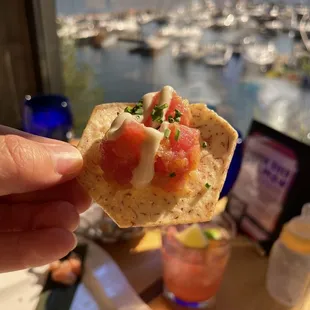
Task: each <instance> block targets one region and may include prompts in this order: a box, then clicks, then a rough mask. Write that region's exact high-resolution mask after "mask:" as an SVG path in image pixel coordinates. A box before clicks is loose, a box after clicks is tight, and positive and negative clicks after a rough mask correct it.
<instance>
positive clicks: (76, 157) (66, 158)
mask: <svg viewBox="0 0 310 310" xmlns="http://www.w3.org/2000/svg"><path fill="white" fill-rule="evenodd" d="M45 146H46V147H47V148H48V150H49V152H50V154H51V156H52V159H53V161H54V166H55V171H56V172H57V173H59V174H61V175H68V174H75V173H78V172H79V171H80V169H81V168H82V166H83V158H82V155H81V153H80V152H79V150H78V149H76V148H75V147H73V146H72V145H70V144H50V145H45Z"/></svg>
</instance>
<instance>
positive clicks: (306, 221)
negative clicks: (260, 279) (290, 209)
mask: <svg viewBox="0 0 310 310" xmlns="http://www.w3.org/2000/svg"><path fill="white" fill-rule="evenodd" d="M266 284H267V290H268V292H269V294H270V295H271V296H272V297H273V298H274V299H275V300H277V301H278V302H279V303H281V304H283V305H285V306H288V307H293V306H295V305H297V304H299V303H300V302H302V300H303V299H304V298H305V297H306V296H305V295H306V291H307V287H309V284H310V203H307V204H305V205H304V206H303V209H302V214H301V215H300V216H297V217H294V218H293V219H291V220H290V221H289V222H288V223H286V224H285V225H284V227H283V230H282V232H281V234H280V237H279V239H278V240H277V241H276V242H275V243H274V245H273V247H272V250H271V254H270V258H269V266H268V271H267V283H266Z"/></svg>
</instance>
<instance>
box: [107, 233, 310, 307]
mask: <svg viewBox="0 0 310 310" xmlns="http://www.w3.org/2000/svg"><path fill="white" fill-rule="evenodd" d="M137 242H138V241H133V240H132V241H130V242H124V243H122V244H119V243H118V244H113V245H104V248H105V250H106V251H108V252H109V253H110V255H111V256H112V257H113V259H114V260H115V261H116V262H117V263H118V264H119V266H120V268H121V269H122V271H123V273H124V274H125V276H126V277H127V278H128V281H129V282H130V284H131V285H132V286H133V288H134V289H135V290H136V291H137V293H139V294H140V295H141V294H142V295H144V296H146V295H147V297H146V301H147V302H148V301H150V302H149V305H150V307H151V308H152V309H153V310H170V309H178V308H176V307H173V306H172V305H171V304H169V303H168V302H167V301H166V300H165V299H164V298H163V297H162V296H161V295H160V293H159V291H158V285H156V283H157V284H158V283H160V280H161V276H162V266H161V258H160V252H159V251H158V250H155V251H148V252H142V253H133V252H132V249H133V248H134V247H135V246H136V244H137ZM267 265H268V259H267V257H264V256H261V255H259V251H258V250H257V247H256V246H255V244H253V243H252V242H250V241H249V240H248V239H246V238H245V237H238V238H237V239H236V240H235V241H234V242H233V250H232V255H231V258H230V261H229V264H228V267H227V270H226V272H225V276H224V279H223V282H222V285H221V288H220V291H219V293H218V295H217V302H216V309H217V310H287V309H291V310H306V309H308V310H309V309H310V296H308V298H307V300H305V301H304V302H303V304H302V305H298V306H296V307H294V308H286V307H283V306H281V305H279V304H278V303H276V302H275V301H274V300H273V299H272V298H271V297H270V296H269V295H268V293H267V291H266V289H265V274H266V269H267ZM145 292H147V294H145ZM142 298H143V296H142ZM144 300H145V298H144ZM182 309H183V310H184V309H185V308H182Z"/></svg>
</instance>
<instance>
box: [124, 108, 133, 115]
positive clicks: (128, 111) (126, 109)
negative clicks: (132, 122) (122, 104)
mask: <svg viewBox="0 0 310 310" xmlns="http://www.w3.org/2000/svg"><path fill="white" fill-rule="evenodd" d="M132 109H133V108H131V107H126V108H125V112H127V113H130V114H131V112H132Z"/></svg>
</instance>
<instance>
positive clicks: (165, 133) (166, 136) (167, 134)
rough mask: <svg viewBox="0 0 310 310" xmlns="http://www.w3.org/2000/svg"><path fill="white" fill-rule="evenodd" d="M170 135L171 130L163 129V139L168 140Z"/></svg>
mask: <svg viewBox="0 0 310 310" xmlns="http://www.w3.org/2000/svg"><path fill="white" fill-rule="evenodd" d="M170 133H171V130H170V129H169V128H166V129H165V131H164V136H165V138H167V139H168V138H169V136H170Z"/></svg>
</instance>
